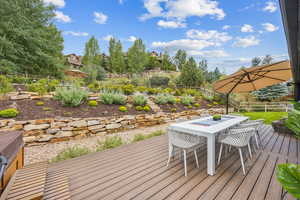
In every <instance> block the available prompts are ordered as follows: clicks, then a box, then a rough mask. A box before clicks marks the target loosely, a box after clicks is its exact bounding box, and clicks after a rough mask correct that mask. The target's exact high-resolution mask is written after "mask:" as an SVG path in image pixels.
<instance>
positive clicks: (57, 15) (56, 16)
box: [54, 11, 72, 23]
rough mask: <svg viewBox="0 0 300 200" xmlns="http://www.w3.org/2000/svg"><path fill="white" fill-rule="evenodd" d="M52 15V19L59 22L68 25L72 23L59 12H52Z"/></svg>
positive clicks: (66, 16)
mask: <svg viewBox="0 0 300 200" xmlns="http://www.w3.org/2000/svg"><path fill="white" fill-rule="evenodd" d="M54 14H55V17H54V19H56V20H57V21H59V22H64V23H70V22H71V21H72V20H71V18H70V17H69V16H68V15H65V14H64V13H63V12H61V11H54Z"/></svg>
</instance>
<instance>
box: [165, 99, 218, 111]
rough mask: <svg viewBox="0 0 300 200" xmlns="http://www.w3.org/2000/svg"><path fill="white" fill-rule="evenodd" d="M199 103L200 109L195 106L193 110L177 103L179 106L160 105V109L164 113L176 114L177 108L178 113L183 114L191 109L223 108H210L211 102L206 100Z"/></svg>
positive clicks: (215, 106) (216, 106)
mask: <svg viewBox="0 0 300 200" xmlns="http://www.w3.org/2000/svg"><path fill="white" fill-rule="evenodd" d="M197 103H199V105H200V106H199V107H195V106H193V108H188V107H187V106H184V105H182V104H181V103H177V104H174V105H172V104H166V105H159V107H160V108H161V109H162V110H163V111H164V112H174V110H173V109H174V108H176V112H182V111H185V110H189V109H194V110H195V109H209V108H221V107H222V105H213V106H208V105H209V104H211V103H210V102H209V101H206V100H202V101H201V102H197Z"/></svg>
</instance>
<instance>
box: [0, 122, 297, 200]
mask: <svg viewBox="0 0 300 200" xmlns="http://www.w3.org/2000/svg"><path fill="white" fill-rule="evenodd" d="M263 133H264V134H263V137H262V140H263V150H261V151H258V152H256V153H255V156H254V157H253V158H252V160H247V162H246V172H247V174H246V176H244V175H243V174H242V170H241V165H240V160H239V155H238V153H237V152H236V151H231V152H230V153H227V155H226V156H223V160H222V161H221V164H220V165H219V166H218V167H217V171H216V175H215V176H208V175H207V170H206V148H205V146H203V147H202V148H201V149H200V152H199V154H198V156H199V164H200V169H198V168H196V167H195V162H194V160H193V156H192V155H191V156H190V157H189V159H188V160H189V162H188V163H189V164H188V176H187V177H185V176H184V170H183V164H182V162H181V161H180V160H179V159H178V156H177V157H176V158H175V159H174V160H173V161H172V162H171V165H170V166H169V168H166V161H167V151H168V144H167V136H159V137H155V138H152V139H148V140H145V141H141V142H138V143H134V144H129V145H124V146H122V147H119V148H116V149H112V150H108V151H104V152H98V153H93V154H89V155H86V156H82V157H79V158H75V159H71V160H67V161H62V162H59V163H56V164H49V165H48V164H45V163H42V164H35V165H32V166H28V167H26V168H24V169H22V170H19V171H18V172H17V173H16V175H15V177H14V178H13V180H12V181H11V184H10V185H9V186H8V188H7V190H6V194H5V195H7V196H8V199H26V198H27V197H29V196H30V195H31V196H32V195H33V196H34V194H36V197H37V194H38V195H39V197H43V199H75V200H81V199H101V200H102V199H103V200H104V199H122V200H126V199H141V200H144V199H153V200H160V199H170V200H176V199H188V200H192V199H207V200H210V199H220V200H225V199H236V200H241V199H255V200H259V199H272V200H276V199H281V196H282V193H283V190H282V188H281V186H280V185H279V183H278V182H277V181H276V177H275V167H276V165H277V164H279V163H285V162H292V163H299V162H300V153H299V151H300V141H299V140H297V139H295V138H294V137H291V136H289V135H278V134H277V133H274V132H273V129H272V128H271V127H270V126H265V127H264V130H263ZM34 167H36V168H34ZM45 169H46V170H45ZM22 176H23V177H22ZM24 177H25V178H24ZM22 178H23V179H24V180H23V179H22ZM25 179H27V180H25ZM18 180H19V181H21V183H22V181H23V183H24V182H25V181H27V184H26V187H25V185H24V184H23V185H22V184H20V183H19V184H17V185H16V182H17V181H18ZM14 182H15V183H14ZM35 188H38V189H35ZM37 191H38V192H37ZM287 198H288V199H292V198H291V197H290V196H287ZM4 199H5V198H4ZM27 199H30V198H27ZM1 200H2V199H1Z"/></svg>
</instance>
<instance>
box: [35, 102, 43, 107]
mask: <svg viewBox="0 0 300 200" xmlns="http://www.w3.org/2000/svg"><path fill="white" fill-rule="evenodd" d="M35 105H37V106H43V105H45V103H44V102H43V101H37V102H36V103H35Z"/></svg>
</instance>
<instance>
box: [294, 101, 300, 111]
mask: <svg viewBox="0 0 300 200" xmlns="http://www.w3.org/2000/svg"><path fill="white" fill-rule="evenodd" d="M294 109H295V110H300V102H295V103H294Z"/></svg>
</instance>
